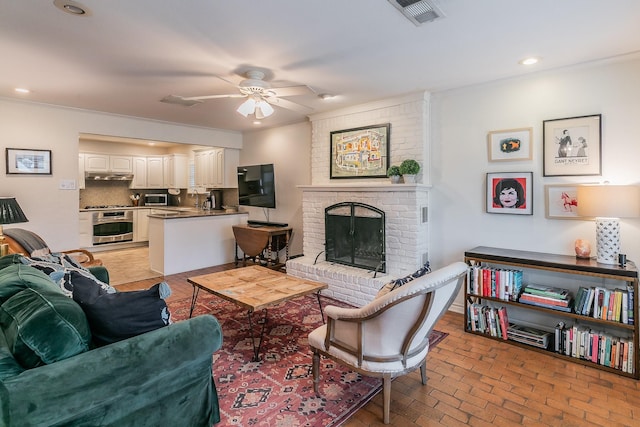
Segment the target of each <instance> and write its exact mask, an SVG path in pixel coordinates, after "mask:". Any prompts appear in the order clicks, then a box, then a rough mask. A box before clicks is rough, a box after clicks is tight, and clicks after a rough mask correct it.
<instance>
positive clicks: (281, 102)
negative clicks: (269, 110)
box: [265, 97, 313, 114]
mask: <svg viewBox="0 0 640 427" xmlns="http://www.w3.org/2000/svg"><path fill="white" fill-rule="evenodd" d="M265 101H267V102H268V103H269V104H272V105H277V106H278V107H282V108H286V109H287V110H292V111H297V112H298V113H302V114H309V113H312V112H313V108H309V107H306V106H304V105H300V104H296V103H295V102H292V101H289V100H286V99H282V98H275V97H270V98H265Z"/></svg>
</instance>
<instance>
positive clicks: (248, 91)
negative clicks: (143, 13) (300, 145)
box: [161, 70, 315, 119]
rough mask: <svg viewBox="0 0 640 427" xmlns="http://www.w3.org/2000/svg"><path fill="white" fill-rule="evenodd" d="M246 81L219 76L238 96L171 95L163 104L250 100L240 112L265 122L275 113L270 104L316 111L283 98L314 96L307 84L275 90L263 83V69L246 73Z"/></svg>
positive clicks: (243, 105) (303, 110)
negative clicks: (233, 80) (233, 99)
mask: <svg viewBox="0 0 640 427" xmlns="http://www.w3.org/2000/svg"><path fill="white" fill-rule="evenodd" d="M244 76H245V77H246V79H241V80H240V81H239V82H238V83H237V85H236V84H234V83H232V82H230V81H228V80H226V79H224V78H222V77H220V76H216V77H218V78H219V79H221V80H223V81H225V82H227V83H229V84H232V85H234V86H236V87H237V88H238V90H239V93H227V94H221V95H203V96H179V95H169V96H166V97H164V98H163V99H161V102H166V103H169V104H179V105H183V106H187V107H190V106H193V105H196V104H200V103H202V102H204V101H207V100H209V99H218V98H247V100H246V101H244V102H243V103H242V104H240V106H239V107H238V109H237V110H236V111H237V112H238V113H240V114H242V115H243V116H245V117H247V116H248V115H249V114H255V117H256V119H263V118H265V117H269V116H270V115H271V114H273V112H274V109H273V107H272V106H271V105H276V106H278V107H282V108H286V109H288V110H293V111H297V112H299V113H304V114H307V113H310V112H312V111H313V109H311V108H309V107H306V106H304V105H301V104H298V103H295V102H293V101H290V100H287V99H283V98H282V97H288V96H297V95H307V94H314V93H315V91H314V90H313V89H311V88H310V87H309V86H307V85H295V86H284V87H272V86H271V84H270V83H269V82H267V81H265V80H264V77H265V73H264V72H263V71H260V70H249V71H247V72H245V73H244Z"/></svg>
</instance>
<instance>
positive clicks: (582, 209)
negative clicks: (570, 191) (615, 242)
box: [577, 185, 640, 218]
mask: <svg viewBox="0 0 640 427" xmlns="http://www.w3.org/2000/svg"><path fill="white" fill-rule="evenodd" d="M577 195H578V197H577V199H578V215H579V216H583V217H602V218H634V217H637V216H640V187H638V186H635V185H579V186H578V193H577Z"/></svg>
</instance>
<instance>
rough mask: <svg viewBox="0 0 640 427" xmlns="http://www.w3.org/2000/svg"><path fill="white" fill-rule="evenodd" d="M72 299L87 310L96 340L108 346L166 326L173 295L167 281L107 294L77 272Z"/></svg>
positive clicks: (73, 273)
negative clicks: (146, 287)
mask: <svg viewBox="0 0 640 427" xmlns="http://www.w3.org/2000/svg"><path fill="white" fill-rule="evenodd" d="M71 283H72V285H73V286H72V287H73V299H74V300H75V301H77V302H78V304H80V307H82V309H83V310H84V312H85V314H86V316H87V319H88V320H89V325H90V327H91V333H92V334H93V338H94V342H95V343H96V344H97V345H106V344H110V343H113V342H116V341H120V340H124V339H127V338H131V337H134V336H136V335H140V334H143V333H145V332H149V331H153V330H155V329H158V328H161V327H164V326H167V325H168V324H169V323H170V315H169V309H168V307H167V303H166V302H165V300H164V298H165V297H167V296H168V295H169V294H170V289H169V285H168V284H167V283H166V282H161V283H158V284H156V285H154V286H152V287H151V288H149V289H147V290H144V291H130V292H116V293H107V292H106V291H105V290H104V289H102V288H101V287H100V286H96V285H95V283H94V282H93V281H91V280H88V279H87V278H86V277H85V276H82V275H81V274H78V273H77V272H75V271H74V272H71Z"/></svg>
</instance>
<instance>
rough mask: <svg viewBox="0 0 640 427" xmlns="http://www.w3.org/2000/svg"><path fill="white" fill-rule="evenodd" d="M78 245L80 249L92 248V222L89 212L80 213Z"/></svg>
mask: <svg viewBox="0 0 640 427" xmlns="http://www.w3.org/2000/svg"><path fill="white" fill-rule="evenodd" d="M78 232H79V233H78V235H79V239H78V243H79V246H80V247H81V248H89V247H91V246H93V222H92V217H91V212H80V215H79V230H78Z"/></svg>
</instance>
